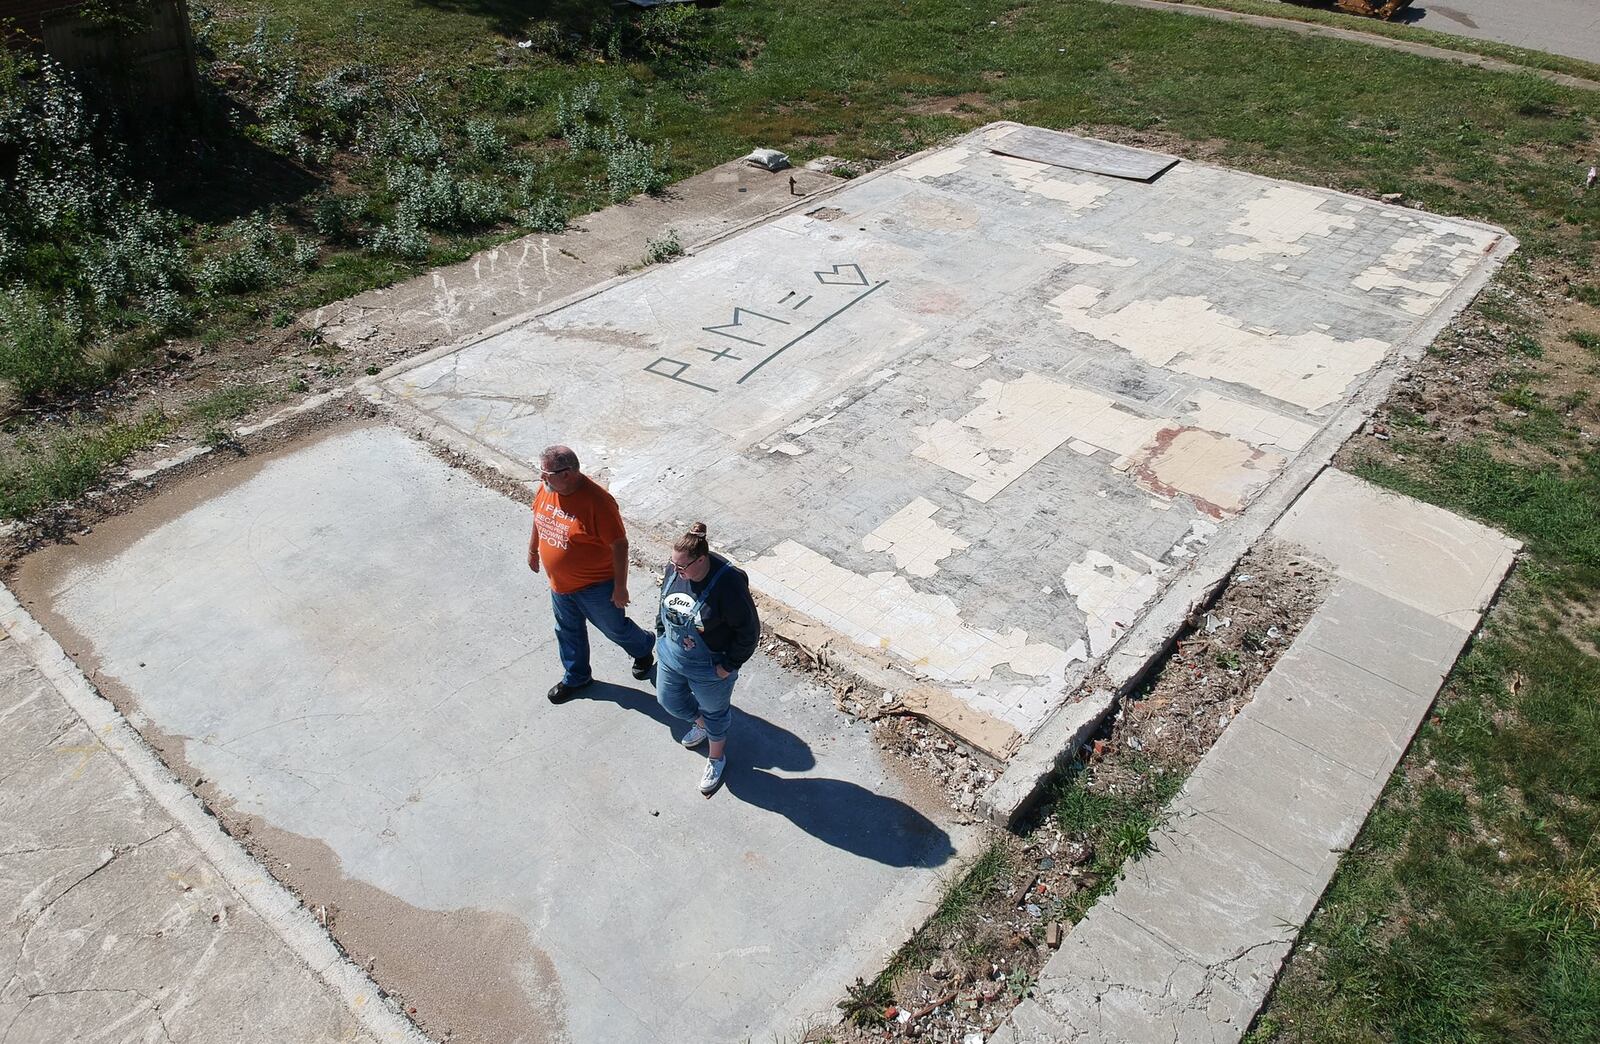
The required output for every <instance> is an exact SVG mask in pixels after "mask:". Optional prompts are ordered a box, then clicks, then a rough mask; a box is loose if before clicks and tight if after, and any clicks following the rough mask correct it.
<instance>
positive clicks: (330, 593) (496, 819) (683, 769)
mask: <svg viewBox="0 0 1600 1044" xmlns="http://www.w3.org/2000/svg"><path fill="white" fill-rule="evenodd" d="M527 524H528V512H527V509H526V507H524V506H521V505H519V504H516V503H514V502H512V501H510V500H508V499H507V498H505V497H503V496H501V495H500V494H497V493H494V492H491V491H489V490H487V489H485V488H484V487H482V486H481V485H479V484H478V483H477V482H476V481H475V480H473V479H472V478H471V477H470V476H467V475H466V474H464V473H462V472H459V471H456V470H453V469H452V468H450V467H449V466H447V465H446V464H444V463H443V462H441V461H439V460H438V459H436V458H435V457H434V456H433V455H432V454H431V453H429V451H427V450H426V449H425V448H424V447H422V446H421V445H420V444H418V443H416V442H414V441H412V440H410V439H409V438H407V437H406V436H404V435H402V434H401V433H399V432H398V431H397V430H395V429H393V428H391V427H387V426H370V427H358V428H355V429H351V430H345V431H342V432H337V433H335V434H332V435H330V436H329V437H327V438H325V439H323V440H322V441H319V442H313V443H310V444H306V445H302V446H299V447H297V448H294V449H292V450H290V451H288V452H285V453H282V454H280V455H277V456H274V457H271V458H268V459H265V460H256V461H252V462H248V463H247V464H245V465H241V466H240V467H238V468H236V469H234V470H233V471H232V472H228V471H224V472H222V473H219V474H217V475H213V476H210V477H208V478H206V479H203V480H200V481H199V482H197V483H194V484H192V485H190V486H186V487H182V488H180V489H178V490H176V491H174V492H173V493H171V494H168V495H167V496H165V497H163V498H159V499H158V500H157V501H156V502H154V503H152V504H151V505H148V506H147V507H145V508H143V509H141V510H140V511H137V512H135V513H133V514H131V515H128V516H124V517H122V518H120V519H118V520H115V521H113V522H111V523H108V524H105V525H103V526H101V527H100V528H99V529H97V530H96V532H94V533H93V534H92V535H91V536H89V537H87V538H86V539H84V540H83V542H82V543H81V544H80V545H79V546H75V547H62V548H57V549H54V550H51V551H46V552H43V553H41V554H39V555H36V556H34V557H33V558H31V559H30V560H28V562H27V563H26V564H25V567H24V569H23V572H22V575H21V576H20V577H19V579H18V583H17V587H18V590H19V591H20V592H21V598H22V600H23V602H24V605H26V606H28V607H30V608H31V610H32V611H33V612H34V613H35V614H36V615H37V616H38V617H39V618H40V619H41V620H42V621H43V622H44V623H45V624H46V626H47V627H49V628H50V630H51V631H52V633H54V634H55V635H56V636H57V637H58V638H59V639H60V640H61V641H62V642H63V644H64V646H65V647H66V648H67V649H68V650H69V651H70V652H72V653H73V654H74V655H75V656H76V658H77V659H78V661H79V663H80V664H81V665H82V666H84V668H85V669H86V671H87V672H88V673H89V675H90V677H91V678H92V679H93V680H94V682H95V683H96V685H97V686H99V688H100V689H101V691H102V692H104V693H107V694H108V695H111V696H112V697H113V698H115V699H116V700H118V702H119V703H120V704H121V706H123V708H124V710H125V711H126V712H127V713H128V714H129V716H130V717H131V719H132V720H133V721H134V722H135V724H136V725H138V726H139V727H140V728H141V730H142V731H143V732H144V733H145V734H146V735H147V736H149V737H151V738H152V739H153V741H154V742H155V743H156V744H157V746H158V747H159V748H160V749H161V751H162V753H163V755H164V757H165V760H166V761H167V762H168V763H169V764H171V765H173V766H174V767H175V768H176V769H177V770H178V771H179V772H180V773H181V774H182V775H183V777H184V778H185V779H186V780H188V781H189V782H191V783H192V782H194V781H195V780H197V779H203V780H204V781H206V782H205V783H204V784H203V785H202V786H201V790H202V792H203V793H204V794H206V795H207V796H208V797H209V799H210V800H211V802H212V804H213V806H214V807H216V808H217V809H219V810H220V811H221V812H222V814H223V816H224V819H225V820H226V821H227V822H229V823H230V824H232V825H233V827H234V829H235V832H236V833H238V834H241V835H243V836H245V837H246V838H247V839H248V841H249V843H250V844H251V845H252V848H253V849H254V850H255V851H257V852H258V853H260V854H261V855H262V856H263V858H264V859H265V861H266V862H267V864H268V866H269V867H270V868H272V869H273V871H274V872H275V873H276V874H277V875H278V876H279V877H280V878H281V879H283V880H285V881H286V882H287V883H289V884H291V885H292V886H293V887H295V888H296V890H297V891H299V892H300V893H301V894H302V895H303V896H304V897H305V899H306V902H307V903H308V905H309V906H310V908H311V909H312V910H313V912H314V913H318V914H319V915H325V916H327V918H328V922H329V927H330V929H331V931H332V932H333V934H334V936H335V937H336V938H337V939H338V940H339V941H340V942H341V943H342V944H343V945H344V946H345V948H346V949H347V950H348V951H350V953H351V954H352V956H353V957H354V958H355V959H356V961H357V963H359V964H362V965H363V966H365V965H366V964H367V962H368V961H369V960H370V961H374V962H375V966H374V968H373V975H374V977H375V978H376V979H377V981H378V982H379V983H380V984H381V985H383V986H384V987H385V988H386V989H388V990H390V991H392V992H394V993H396V994H397V995H398V996H399V997H400V998H401V1000H402V1003H403V1004H404V1005H405V1006H406V1007H407V1008H408V1009H409V1008H415V1017H416V1019H417V1020H418V1022H419V1024H420V1025H421V1026H422V1027H423V1029H424V1030H425V1031H427V1032H428V1033H430V1034H431V1035H433V1036H435V1037H436V1038H438V1037H442V1036H445V1035H447V1034H454V1039H458V1040H471V1041H557V1040H571V1041H598V1040H606V1041H683V1040H707V1041H732V1040H740V1039H743V1038H745V1037H746V1036H756V1037H758V1038H761V1039H764V1036H765V1034H767V1033H769V1032H778V1033H787V1032H792V1031H793V1030H794V1029H795V1028H796V1026H797V1025H799V1024H800V1022H801V1021H802V1020H803V1019H804V1018H805V1017H807V1016H809V1015H812V1014H822V1013H826V1012H828V1010H829V1009H830V1007H831V1005H832V1003H833V1001H834V1000H836V999H837V993H838V989H839V987H840V984H841V983H843V982H848V981H850V979H851V978H853V977H854V976H855V975H858V974H870V973H871V971H872V970H873V969H874V968H875V967H876V966H878V965H879V963H880V962H881V961H882V960H883V959H884V958H885V956H886V955H887V953H888V952H889V951H890V950H891V949H892V948H893V947H894V946H895V945H898V943H899V942H901V941H902V940H903V938H904V936H905V934H906V933H907V932H908V931H909V930H910V928H911V927H912V926H913V925H914V924H915V923H917V922H918V921H919V920H920V919H921V918H922V917H923V916H925V915H926V912H927V910H928V909H929V907H928V905H926V904H927V903H928V902H931V901H932V899H933V898H934V897H935V896H936V894H937V890H938V887H939V880H940V876H941V873H940V872H941V870H942V869H943V868H946V867H949V866H951V865H952V862H951V861H952V859H953V857H954V856H955V854H956V852H957V850H958V849H959V848H960V847H961V845H962V844H963V843H964V842H963V838H964V836H965V835H963V834H961V833H960V831H959V828H956V827H953V826H952V825H951V824H949V823H948V822H947V821H946V820H945V819H944V817H943V815H942V814H941V812H940V811H939V809H938V805H937V803H936V802H924V801H923V800H921V799H919V797H918V795H917V792H916V791H915V789H914V788H913V787H912V786H911V785H909V784H908V783H907V782H906V781H904V780H902V779H901V778H899V777H897V776H896V775H894V774H893V773H891V772H890V771H889V770H888V768H887V766H886V765H885V763H884V761H883V760H882V758H881V755H880V753H879V751H878V750H877V749H876V748H875V747H874V746H873V744H872V743H871V742H870V738H869V736H868V734H867V731H866V729H865V727H863V726H861V725H854V724H851V723H849V722H847V721H846V719H844V718H843V717H842V716H841V715H839V714H838V713H837V712H836V711H835V709H834V707H833V704H832V700H831V696H830V695H828V694H827V693H826V692H824V691H822V690H820V689H819V688H817V687H816V686H814V685H813V684H811V683H809V682H808V681H807V680H806V679H805V678H803V677H800V676H798V675H794V674H791V673H789V672H787V671H785V670H784V669H782V668H779V667H777V666H776V665H775V664H773V663H772V662H771V661H769V660H767V659H765V658H764V657H761V656H758V657H757V659H756V660H754V661H753V662H752V663H751V664H750V665H749V666H748V667H747V668H746V671H745V672H744V677H743V678H742V680H741V684H740V687H739V690H738V695H737V698H736V702H737V706H738V708H739V711H740V713H739V715H738V717H737V719H736V725H735V729H734V732H733V733H732V735H731V738H730V759H731V765H732V767H731V768H730V769H729V771H728V776H727V783H726V786H725V788H724V790H723V792H722V793H720V794H718V795H717V796H716V797H714V798H713V799H711V800H706V799H704V798H702V797H701V796H700V794H699V793H698V791H697V789H696V786H695V785H696V783H697V781H698V778H699V772H700V768H701V766H702V759H701V755H700V754H699V753H696V752H691V751H686V750H684V749H683V748H681V747H679V746H678V745H677V744H676V743H675V742H674V738H673V737H674V735H676V734H677V733H678V732H681V728H676V727H674V726H672V725H671V724H670V723H669V721H668V719H667V717H666V715H665V714H664V712H662V711H661V710H660V709H659V708H658V707H657V705H656V704H655V701H654V698H653V693H652V691H651V689H650V687H649V686H648V684H640V683H636V682H634V681H633V680H632V679H631V678H630V677H629V676H628V670H627V668H628V661H627V658H626V656H625V654H623V653H622V652H621V651H620V650H617V649H613V648H609V647H605V648H602V647H598V646H597V648H596V672H597V675H598V676H599V677H600V678H601V679H602V682H601V683H600V684H597V685H596V686H595V687H594V689H593V690H591V691H590V692H589V694H588V696H587V698H585V699H580V700H576V701H574V702H572V703H569V704H567V705H564V706H562V707H552V706H551V705H550V704H548V703H547V702H546V701H545V699H544V697H543V693H544V690H545V689H546V688H547V687H548V685H549V684H550V683H551V682H552V681H553V680H554V679H555V677H556V676H557V672H558V666H557V657H556V653H555V649H554V636H553V634H552V631H551V620H550V616H549V607H548V596H547V594H546V593H545V590H544V582H543V579H542V578H541V577H536V576H534V575H532V574H531V573H529V572H528V570H527V566H526V562H525V551H524V549H525V546H526V539H527ZM634 590H635V591H636V592H638V602H639V604H638V605H637V606H636V610H635V616H636V617H637V618H640V619H648V618H649V614H650V613H651V612H653V610H654V600H653V598H652V597H651V596H652V595H653V590H654V585H653V582H652V578H651V577H649V576H647V575H640V576H638V577H636V578H635V579H634Z"/></svg>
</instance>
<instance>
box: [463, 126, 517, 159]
mask: <svg viewBox="0 0 1600 1044" xmlns="http://www.w3.org/2000/svg"><path fill="white" fill-rule="evenodd" d="M466 133H467V147H468V148H470V149H471V150H472V154H473V155H475V156H477V157H478V158H479V159H480V160H483V161H484V162H485V163H494V162H496V161H498V160H499V159H501V158H502V157H503V156H505V154H506V145H507V142H506V138H505V135H503V134H501V133H500V128H498V127H496V126H495V123H494V121H493V120H486V119H483V118H481V117H473V118H472V119H470V120H468V121H467V130H466Z"/></svg>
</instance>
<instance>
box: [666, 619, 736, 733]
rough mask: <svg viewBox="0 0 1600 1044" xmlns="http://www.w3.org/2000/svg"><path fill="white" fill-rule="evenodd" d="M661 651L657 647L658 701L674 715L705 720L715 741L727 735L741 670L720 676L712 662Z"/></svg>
mask: <svg viewBox="0 0 1600 1044" xmlns="http://www.w3.org/2000/svg"><path fill="white" fill-rule="evenodd" d="M666 640H667V639H665V638H662V639H661V641H663V642H665V641H666ZM661 652H662V650H659V649H658V650H657V656H656V702H658V703H660V704H661V706H662V708H663V709H664V710H665V711H666V712H667V713H668V714H670V715H672V716H673V717H674V718H679V719H682V720H683V721H693V720H695V719H696V718H699V719H701V720H702V721H704V722H705V723H706V733H707V734H708V735H709V736H710V737H711V739H712V740H713V741H715V740H722V739H726V738H727V736H728V726H729V725H730V724H732V722H733V707H732V703H733V683H734V682H736V681H738V680H739V672H738V671H734V672H733V673H732V674H730V675H728V676H727V677H726V678H718V677H717V671H716V668H714V667H712V666H711V664H710V663H709V662H704V661H702V662H700V663H693V664H691V663H681V662H679V663H674V662H673V661H674V660H676V659H677V657H670V658H669V657H668V656H665V655H661V654H660V653H661ZM666 652H669V653H670V652H671V650H666Z"/></svg>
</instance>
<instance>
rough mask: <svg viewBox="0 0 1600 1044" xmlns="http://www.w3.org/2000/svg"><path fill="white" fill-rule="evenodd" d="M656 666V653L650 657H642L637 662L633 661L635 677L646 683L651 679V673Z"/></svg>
mask: <svg viewBox="0 0 1600 1044" xmlns="http://www.w3.org/2000/svg"><path fill="white" fill-rule="evenodd" d="M655 666H656V657H655V654H654V653H651V654H650V655H649V656H641V657H639V658H638V659H637V660H634V661H633V676H634V677H635V678H638V679H639V680H640V681H646V680H648V679H649V677H650V672H651V671H652V670H654V669H655Z"/></svg>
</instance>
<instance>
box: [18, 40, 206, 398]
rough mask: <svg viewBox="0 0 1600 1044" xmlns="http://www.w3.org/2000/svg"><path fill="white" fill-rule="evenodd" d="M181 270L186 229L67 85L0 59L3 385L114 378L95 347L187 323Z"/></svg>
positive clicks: (45, 69)
mask: <svg viewBox="0 0 1600 1044" xmlns="http://www.w3.org/2000/svg"><path fill="white" fill-rule="evenodd" d="M188 267H189V264H188V250H187V248H186V247H185V245H184V242H183V222H182V221H181V220H180V219H179V218H178V217H177V216H176V215H174V214H172V213H171V212H169V211H165V210H163V209H161V208H160V207H158V206H157V205H156V204H155V202H154V201H153V197H152V194H151V189H150V187H149V186H148V185H146V184H144V183H142V182H139V181H137V180H136V179H134V178H132V177H131V176H129V175H128V173H127V163H126V158H125V156H124V155H123V152H122V150H121V149H120V148H119V147H117V146H116V145H115V144H114V143H112V142H110V141H108V140H107V139H106V138H105V136H104V135H103V134H102V133H101V131H100V128H99V126H98V121H97V120H96V118H95V117H94V115H93V113H92V112H91V111H90V110H89V108H88V107H87V105H86V104H85V100H84V97H83V94H82V92H81V91H80V90H79V89H78V87H77V86H76V84H75V83H74V82H73V80H72V77H71V76H70V75H69V74H67V73H66V72H65V71H63V70H62V69H61V68H60V67H59V66H58V65H56V64H55V63H54V62H52V61H51V60H50V59H48V58H37V59H35V58H30V57H24V56H19V55H15V54H12V53H10V52H5V53H3V54H0V286H7V287H10V288H11V289H10V290H8V291H6V302H5V312H6V314H7V320H8V321H7V322H6V324H5V326H6V331H5V334H4V340H3V344H0V347H3V349H4V352H5V355H6V359H5V360H4V361H3V362H0V369H3V371H4V373H3V374H0V377H3V378H4V379H5V380H7V381H8V382H9V383H10V384H11V386H12V389H13V390H14V391H15V392H16V393H17V394H19V395H21V396H23V397H24V398H37V397H40V396H45V395H53V394H57V393H61V392H67V391H72V390H77V389H79V388H82V387H87V386H89V385H91V384H93V383H94V382H95V381H96V380H98V379H100V377H102V376H104V375H107V374H109V373H110V372H112V370H111V368H109V367H108V365H106V362H105V361H102V362H101V363H100V364H95V365H91V364H90V363H89V362H88V361H87V348H86V346H87V345H88V344H90V343H91V342H95V341H99V340H102V339H105V338H108V337H111V336H115V335H117V334H120V333H122V332H124V331H132V330H137V329H138V328H140V327H152V328H154V330H155V332H157V333H164V332H167V331H170V330H174V329H178V328H181V327H182V326H184V325H185V324H186V322H187V321H188V308H187V306H186V305H185V303H184V294H185V292H186V291H187V289H188V287H189V276H188ZM112 357H116V358H122V356H120V355H117V353H112V355H110V356H108V357H107V358H108V359H110V358H112Z"/></svg>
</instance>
